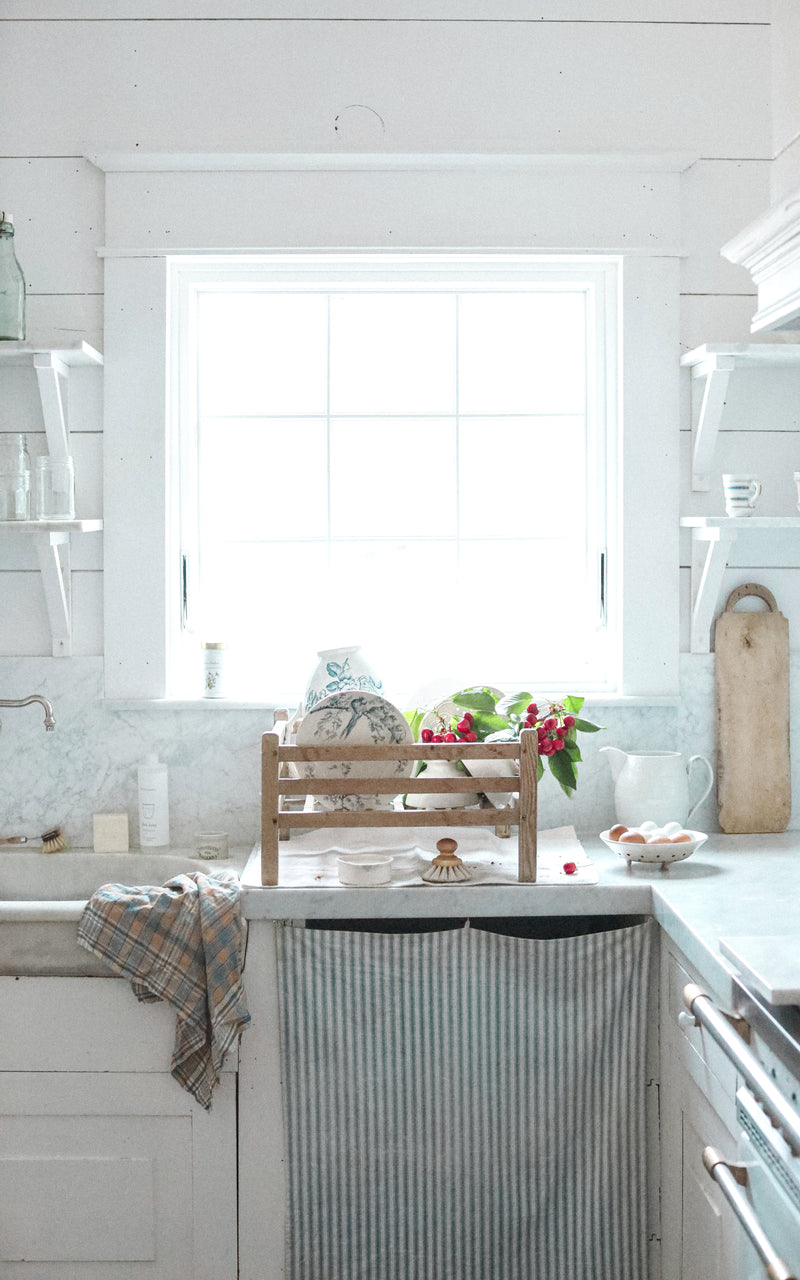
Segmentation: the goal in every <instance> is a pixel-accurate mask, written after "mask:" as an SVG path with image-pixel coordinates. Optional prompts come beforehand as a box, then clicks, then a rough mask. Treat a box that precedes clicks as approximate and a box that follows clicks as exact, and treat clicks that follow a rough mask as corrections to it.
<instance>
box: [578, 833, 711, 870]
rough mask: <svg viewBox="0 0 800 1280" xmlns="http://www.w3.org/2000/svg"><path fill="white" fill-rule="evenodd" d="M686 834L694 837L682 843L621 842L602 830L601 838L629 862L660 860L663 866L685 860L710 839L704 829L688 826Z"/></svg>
mask: <svg viewBox="0 0 800 1280" xmlns="http://www.w3.org/2000/svg"><path fill="white" fill-rule="evenodd" d="M609 830H610V828H609ZM686 834H687V835H689V836H691V837H692V838H691V840H682V841H681V842H680V844H621V843H620V841H619V840H612V839H611V838H610V837H609V834H608V831H601V832H600V839H601V840H602V841H603V844H604V845H607V846H608V848H609V849H613V850H614V852H615V853H618V854H619V856H620V857H621V858H625V859H627V861H628V862H655V863H659V862H660V863H661V866H662V867H666V866H668V865H669V864H670V863H671V862H683V860H684V858H688V857H689V856H690V854H692V853H694V851H695V849H699V848H700V846H701V844H705V842H706V840H707V839H708V836H707V835H706V834H705V833H704V832H702V831H689V829H688V828H687V829H686Z"/></svg>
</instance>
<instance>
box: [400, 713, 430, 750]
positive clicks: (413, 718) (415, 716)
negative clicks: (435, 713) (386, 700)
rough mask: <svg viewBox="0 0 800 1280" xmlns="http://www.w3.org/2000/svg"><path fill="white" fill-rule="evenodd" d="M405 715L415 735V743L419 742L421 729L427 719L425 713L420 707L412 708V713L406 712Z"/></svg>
mask: <svg viewBox="0 0 800 1280" xmlns="http://www.w3.org/2000/svg"><path fill="white" fill-rule="evenodd" d="M403 715H404V716H405V718H406V720H407V721H408V723H409V724H410V726H411V732H412V733H413V735H414V741H415V742H418V741H419V727H420V725H421V724H422V721H423V720H424V719H425V712H424V711H420V709H419V707H412V709H411V710H410V711H404V712H403Z"/></svg>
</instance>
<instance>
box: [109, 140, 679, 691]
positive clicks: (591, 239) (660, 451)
mask: <svg viewBox="0 0 800 1280" xmlns="http://www.w3.org/2000/svg"><path fill="white" fill-rule="evenodd" d="M636 165H638V166H639V167H641V157H638V158H637V160H636V163H635V165H634V168H635V167H636ZM542 172H544V170H542ZM562 172H564V173H567V172H568V170H567V169H562ZM589 173H590V175H591V177H592V179H593V180H600V179H601V177H602V169H600V168H597V167H594V168H591V169H590V170H589ZM172 178H174V183H175V184H177V186H178V189H179V190H180V191H181V192H182V193H183V194H184V195H185V192H184V187H185V185H186V183H187V182H190V184H191V187H192V197H193V198H192V203H191V207H190V216H189V217H188V218H187V219H185V220H183V221H182V222H181V224H180V227H179V234H177V235H176V237H175V238H176V243H175V244H173V245H170V246H169V250H170V253H172V254H176V253H180V252H181V250H183V251H184V252H185V251H186V246H187V243H191V242H193V241H195V239H196V237H198V236H200V235H202V228H203V226H204V225H206V224H207V219H206V222H205V223H204V221H203V217H202V214H203V211H204V209H206V208H207V205H208V202H209V200H211V198H212V196H213V197H214V198H216V200H217V206H219V208H217V210H216V214H215V216H217V217H218V222H219V225H220V227H221V226H223V221H222V213H223V212H225V211H226V218H227V222H226V223H225V224H224V225H227V226H229V227H230V240H229V243H228V247H227V252H226V253H225V254H224V255H223V256H228V255H229V254H230V253H231V252H236V253H241V252H242V248H241V246H240V245H236V236H237V228H238V229H239V233H240V234H241V227H242V226H243V225H246V223H243V222H242V221H241V218H240V219H239V221H237V216H236V210H237V209H239V208H240V207H241V208H242V209H243V210H244V213H247V212H248V209H247V207H246V203H245V205H240V204H237V202H236V200H235V199H232V196H233V195H235V190H234V189H238V187H242V189H243V190H244V191H247V192H249V191H250V189H251V185H252V184H251V183H249V182H248V180H247V178H246V175H243V174H242V175H239V176H238V177H236V176H235V175H234V176H233V177H232V178H229V179H228V180H227V181H226V182H225V183H224V184H223V188H224V197H225V198H224V201H222V202H221V203H220V199H219V198H218V197H219V196H220V183H219V181H218V180H215V179H214V177H213V176H212V175H208V174H202V173H200V174H196V175H192V174H186V173H184V174H179V173H175V174H174V175H172ZM375 181H376V183H377V182H381V181H382V180H381V178H380V176H377V177H376V178H375ZM386 181H389V176H388V175H387V177H386ZM665 181H666V183H667V188H666V190H665V192H662V197H661V202H660V206H659V207H662V208H663V206H664V200H666V201H667V202H668V203H667V207H666V210H665V216H664V220H663V221H662V224H661V225H662V228H663V229H664V230H665V231H666V236H665V238H666V239H668V240H669V241H670V242H672V241H673V240H674V239H675V238H677V234H678V230H679V225H678V222H677V208H676V207H673V203H672V202H673V201H674V199H675V198H676V191H677V188H676V189H675V190H673V185H672V184H674V183H677V179H665ZM153 182H160V186H159V191H158V201H159V202H164V201H166V205H167V206H169V200H170V199H171V198H172V195H174V189H173V185H172V182H171V176H170V175H169V174H166V175H163V176H162V177H161V178H160V179H148V178H147V177H146V176H145V175H144V174H135V173H134V174H131V175H129V176H126V175H125V174H123V173H120V174H117V175H113V174H110V176H109V178H108V179H107V181H106V225H107V226H108V227H109V228H111V229H112V230H111V231H110V232H109V238H110V240H111V241H112V244H113V240H114V239H115V238H116V237H117V236H118V237H119V239H120V241H124V242H125V243H126V244H128V245H131V248H132V250H133V253H134V255H136V256H131V257H127V258H126V257H124V256H116V255H117V254H119V253H120V252H121V251H120V250H119V249H117V248H116V247H115V249H114V256H111V255H109V256H108V260H107V261H106V263H105V277H106V294H105V300H106V343H105V347H106V364H107V373H106V404H105V449H104V455H105V467H106V471H105V493H106V501H107V510H108V512H109V513H113V514H114V520H113V521H111V520H110V519H109V518H107V519H106V538H105V563H106V569H107V572H106V574H105V609H106V614H105V616H106V634H105V679H106V683H105V693H106V696H107V697H108V698H110V699H115V700H116V699H126V700H127V699H131V700H133V701H134V702H138V701H139V700H140V699H142V698H144V699H158V700H161V699H163V698H164V694H165V691H166V688H167V683H166V667H165V657H166V632H167V625H166V624H167V610H168V602H167V592H166V589H165V582H166V578H167V567H168V566H167V563H166V548H167V539H166V519H165V492H166V489H165V485H166V476H167V469H168V465H169V461H168V459H167V457H166V451H165V438H166V433H165V419H166V406H167V394H168V389H167V386H166V373H165V352H166V310H167V296H166V262H165V260H164V258H163V257H162V256H160V252H159V251H154V250H153V248H152V247H150V246H148V245H147V241H148V239H149V238H150V235H151V234H152V233H153V230H154V226H155V225H157V223H156V224H154V221H153V213H152V211H151V210H150V209H149V208H148V202H147V197H148V194H149V192H150V187H151V184H152V183H153ZM298 183H299V184H300V185H299V186H298ZM298 183H294V184H293V185H292V188H291V197H290V199H289V202H288V203H286V202H284V205H282V208H284V210H285V215H288V214H289V213H290V211H291V208H292V207H293V205H292V201H294V202H295V205H294V207H296V208H297V209H298V211H300V212H304V213H305V214H306V216H308V210H309V209H312V210H318V211H319V212H318V215H317V221H316V222H314V221H313V219H312V221H311V222H308V223H307V224H306V227H305V229H304V235H306V234H310V235H311V237H312V243H310V244H305V245H304V246H302V247H301V246H299V245H292V244H290V243H287V244H286V245H283V246H281V247H280V249H279V250H278V252H280V251H284V252H287V253H297V252H298V251H299V252H302V251H303V248H304V249H305V250H307V251H308V252H313V251H314V250H317V249H321V250H323V251H324V252H330V246H328V245H325V243H324V238H325V234H326V232H325V227H326V222H325V218H326V214H327V209H328V206H327V205H326V203H325V201H321V200H320V199H319V198H315V199H313V200H312V201H311V202H309V199H306V198H305V197H308V196H310V195H313V192H316V196H317V197H319V191H318V190H317V188H316V185H314V175H313V174H311V173H309V174H306V175H305V177H301V178H300V179H298ZM308 183H311V184H312V186H313V191H309V190H307V186H306V184H308ZM457 186H458V190H457V191H455V190H454V191H452V192H451V191H450V184H448V198H447V199H443V200H440V208H441V218H444V219H446V225H447V226H452V228H453V230H454V231H455V228H456V227H457V225H459V224H458V220H457V217H456V214H457V212H458V210H459V209H461V208H462V207H463V201H464V200H465V199H466V198H467V197H468V196H469V195H470V193H471V223H470V225H471V227H472V226H473V225H474V227H475V228H476V229H477V227H478V226H480V228H481V240H480V245H479V246H478V245H477V244H470V243H469V242H468V241H469V236H465V240H467V243H464V244H462V245H459V250H460V251H462V252H463V251H465V250H470V249H472V250H473V251H474V250H475V249H478V251H479V252H485V253H486V254H487V255H491V256H495V255H497V254H502V253H509V252H511V251H510V250H509V248H508V246H507V245H505V244H504V243H503V239H504V226H505V224H504V223H503V219H502V209H501V208H498V206H497V203H496V201H495V199H494V196H495V195H496V191H495V188H494V185H493V184H491V183H490V184H489V187H488V188H487V187H486V185H485V183H482V182H481V180H480V175H479V174H476V175H475V181H474V183H473V182H472V181H471V179H470V176H469V175H465V176H464V177H463V179H462V181H461V182H460V183H458V184H457ZM579 186H581V184H579ZM589 186H590V187H591V189H592V190H594V182H592V183H590V184H589ZM403 189H404V190H405V184H403ZM259 190H261V188H259ZM560 190H561V189H560V185H559V184H558V183H556V184H555V185H554V186H551V188H549V189H548V192H547V197H546V201H545V205H546V207H545V216H546V217H550V220H551V221H550V225H551V226H554V225H556V222H555V221H554V220H555V219H556V216H557V215H558V213H559V210H561V208H562V205H561V204H557V203H556V202H557V199H558V195H559V191H560ZM581 190H582V191H583V197H584V200H583V201H582V204H581V210H580V212H581V221H580V228H579V229H580V249H578V248H577V247H576V245H573V246H572V247H571V248H570V249H568V250H566V252H567V253H572V254H573V255H576V256H579V254H580V253H589V254H592V255H598V254H600V253H601V252H602V251H601V250H600V249H599V247H598V243H597V242H598V241H600V240H601V238H602V240H603V241H606V240H607V239H608V228H609V227H611V229H612V234H613V231H614V228H616V227H618V226H621V227H622V230H624V228H625V226H626V224H625V219H624V215H625V210H624V209H623V210H622V211H619V209H618V204H616V205H615V206H614V209H615V210H617V212H615V213H614V214H613V217H612V216H611V214H610V213H609V208H608V207H606V206H605V205H604V206H603V208H602V210H601V212H600V213H597V214H595V213H594V212H593V210H594V206H593V205H592V204H591V202H590V204H589V206H588V207H587V205H586V203H585V198H586V197H587V195H588V194H589V192H588V191H587V190H584V189H583V187H581ZM204 193H205V194H206V196H207V197H208V198H207V199H205V200H204V198H203V197H204ZM267 194H268V193H267ZM348 194H349V196H351V197H352V196H353V193H352V192H349V193H348ZM400 194H401V193H400ZM400 194H399V193H396V192H394V190H393V191H392V199H393V200H394V199H398V200H399V199H400ZM606 194H607V193H606ZM264 196H265V193H264V192H263V191H262V197H264ZM456 198H457V199H458V201H459V203H458V204H455V203H454V200H455V199H456ZM561 199H562V200H563V191H562V192H561ZM340 204H342V202H340ZM158 207H159V208H162V204H161V203H159V205H158ZM169 207H171V206H169ZM181 207H182V208H185V202H184V204H183V205H181ZM349 207H350V206H349V205H348V203H347V201H346V200H345V201H344V203H343V204H342V208H340V210H339V212H340V215H341V214H342V211H343V210H344V211H345V212H346V211H347V209H348V208H349ZM358 208H359V209H360V206H358ZM354 211H355V206H354ZM568 212H569V211H568V210H565V211H564V213H565V214H566V213H568ZM243 216H244V215H243ZM248 216H249V215H248ZM562 221H563V219H562ZM161 225H162V227H163V226H167V227H169V226H170V225H172V224H171V223H170V222H166V223H164V222H162V223H161ZM372 225H373V224H372V222H370V223H369V227H372ZM442 225H445V224H442ZM369 227H368V228H367V230H369ZM593 227H594V229H595V234H594V235H593V234H592V228H593ZM601 227H605V230H600V228H601ZM137 229H138V232H139V234H137ZM429 230H430V228H429V224H428V223H425V222H420V223H419V224H416V223H415V224H414V226H413V228H412V229H411V233H412V234H413V233H414V232H416V231H418V232H419V239H418V240H417V241H416V243H415V244H412V245H410V246H406V248H411V249H414V250H416V251H417V252H420V251H421V252H429V253H433V254H441V255H442V256H446V253H447V252H448V251H447V250H442V249H441V248H440V247H438V246H430V244H429V243H428V237H429ZM541 230H542V229H541V226H540V232H539V234H540V237H541ZM212 234H213V231H212ZM295 234H296V233H295ZM162 235H163V232H162ZM358 235H359V242H361V241H362V240H363V236H364V231H363V229H362V231H361V232H359V233H358ZM159 238H161V237H159ZM216 238H218V237H216V236H215V239H216ZM454 238H455V235H454ZM515 238H516V234H515ZM542 238H543V237H542ZM620 238H621V239H622V238H623V236H622V232H621V235H620ZM137 240H138V244H137V243H136V241H137ZM318 240H319V242H318ZM626 240H627V242H628V243H630V245H631V249H627V248H625V249H624V254H623V255H622V256H623V258H624V268H623V286H622V288H623V316H624V321H623V328H622V335H621V339H622V343H621V359H620V362H619V363H620V385H621V400H622V405H623V422H622V428H621V430H622V439H621V447H620V448H619V450H618V452H617V455H616V456H615V457H612V458H610V460H609V465H615V466H617V467H619V468H620V469H621V473H622V481H623V484H624V486H625V498H624V500H623V502H622V503H621V504H620V515H619V523H618V527H617V539H618V544H619V547H620V549H621V550H620V553H619V554H614V555H612V557H611V561H610V574H611V575H616V577H615V579H614V582H615V585H616V592H615V591H614V588H613V586H612V584H611V582H610V583H609V587H610V591H609V594H610V597H611V598H612V599H613V598H614V596H615V594H616V599H617V600H618V601H619V606H618V614H617V616H616V617H615V618H613V619H611V623H612V625H615V626H617V627H618V628H619V629H620V633H621V634H622V635H623V637H624V647H623V653H622V666H621V678H620V681H619V683H618V685H617V688H618V689H620V690H622V691H623V693H624V694H625V695H633V696H634V697H644V698H645V699H646V700H647V701H648V702H650V701H651V699H652V698H653V697H655V698H662V697H666V698H667V699H671V698H673V697H674V696H675V695H676V694H677V692H678V660H679V630H678V618H679V591H678V586H679V573H678V568H677V566H678V564H679V555H678V532H679V530H678V514H679V503H678V446H679V434H680V433H679V431H678V424H679V422H680V413H679V397H678V390H679V366H678V359H677V355H676V353H677V352H678V351H679V349H680V342H679V328H678V300H679V296H680V287H679V278H678V272H679V262H678V255H677V254H675V253H665V249H664V245H663V244H659V243H658V241H657V238H654V242H653V246H652V249H651V251H650V254H646V253H644V252H642V250H644V249H645V248H646V241H645V240H644V239H643V238H642V236H641V227H640V226H638V227H637V228H636V234H632V235H630V236H628V237H626ZM132 241H133V244H131V242H132ZM233 245H235V249H234V248H232V247H231V246H233ZM204 249H205V252H209V246H208V245H205V246H204ZM387 250H388V251H389V252H394V253H397V252H398V251H400V252H402V251H403V250H401V249H400V246H399V245H392V246H391V247H389V246H387V245H386V244H385V241H383V240H382V236H381V232H380V228H379V226H378V224H377V223H376V224H375V240H374V242H373V243H372V244H371V245H370V246H369V247H368V251H369V252H374V253H380V252H382V251H383V252H386V251H387ZM637 250H639V252H638V253H637ZM344 251H346V252H349V253H352V252H354V251H358V245H357V244H348V245H347V246H346V249H345V250H344ZM452 251H453V252H455V251H458V250H455V249H454V250H452ZM616 251H617V253H619V252H620V246H619V245H618V246H617V247H616ZM260 252H261V254H262V255H263V254H264V253H265V252H266V250H265V247H264V245H263V244H262V246H261V247H260ZM524 252H526V253H527V254H531V253H534V254H548V253H552V252H553V250H551V249H549V248H547V247H545V245H544V244H542V243H541V242H537V240H536V235H535V233H532V235H531V241H530V243H528V244H527V245H525V246H524ZM138 255H141V256H138ZM623 458H624V466H623ZM656 470H657V473H658V474H657V483H656V482H655V480H656V476H655V472H656ZM132 477H133V478H135V482H136V488H135V491H134V492H132V491H131V478H132ZM623 511H624V517H623V514H622V513H623ZM654 527H655V528H657V529H658V531H659V536H658V537H657V538H654V537H653V528H654ZM170 568H171V569H172V571H173V572H174V570H175V566H170ZM654 582H658V584H659V590H658V592H657V593H654V592H653V590H652V585H653V583H654ZM588 692H589V691H587V696H588ZM597 692H598V695H599V696H601V697H603V698H605V697H606V696H607V694H605V693H602V694H601V693H600V691H597ZM167 705H174V704H169V703H168V704H167ZM284 705H285V704H284Z"/></svg>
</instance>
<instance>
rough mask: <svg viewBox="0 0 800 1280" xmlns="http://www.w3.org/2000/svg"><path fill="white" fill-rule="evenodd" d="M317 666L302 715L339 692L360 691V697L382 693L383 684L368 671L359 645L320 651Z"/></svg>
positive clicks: (307, 692) (305, 698)
mask: <svg viewBox="0 0 800 1280" xmlns="http://www.w3.org/2000/svg"><path fill="white" fill-rule="evenodd" d="M317 657H318V658H319V662H318V663H317V665H316V667H315V668H314V671H313V674H312V676H311V679H310V680H309V682H308V687H307V689H306V692H305V697H304V699H303V706H304V709H305V711H306V712H309V711H311V709H312V708H313V707H315V706H316V704H317V703H318V702H321V701H322V699H323V698H330V697H331V695H332V694H334V693H340V692H341V691H342V689H360V690H361V691H362V693H377V694H380V693H382V691H383V683H382V681H381V680H380V678H379V677H378V676H377V675H376V674H375V672H374V671H373V670H372V667H371V666H370V665H369V663H368V662H367V660H366V659H365V657H364V655H363V654H362V652H361V645H358V644H353V645H350V646H349V647H346V648H342V649H320V650H319V652H318V654H317Z"/></svg>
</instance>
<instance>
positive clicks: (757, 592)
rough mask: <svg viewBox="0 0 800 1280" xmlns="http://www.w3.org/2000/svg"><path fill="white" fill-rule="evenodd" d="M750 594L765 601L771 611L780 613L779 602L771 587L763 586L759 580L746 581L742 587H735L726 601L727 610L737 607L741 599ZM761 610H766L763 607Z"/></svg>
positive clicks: (762, 611)
mask: <svg viewBox="0 0 800 1280" xmlns="http://www.w3.org/2000/svg"><path fill="white" fill-rule="evenodd" d="M748 596H756V597H757V598H758V599H759V600H763V601H764V603H765V604H766V605H767V608H768V609H769V612H770V613H778V602H777V600H776V599H775V597H774V595H773V594H772V592H771V591H770V589H769V587H762V586H761V584H760V583H758V582H745V583H744V584H743V585H742V586H741V587H734V589H733V591H732V592H731V594H730V595H729V596H728V599H727V600H726V602H725V611H727V610H733V609H735V608H736V606H737V604H738V603H739V601H740V600H745V599H746V598H747V597H748ZM759 612H761V613H764V612H765V610H763V609H761V610H759Z"/></svg>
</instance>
